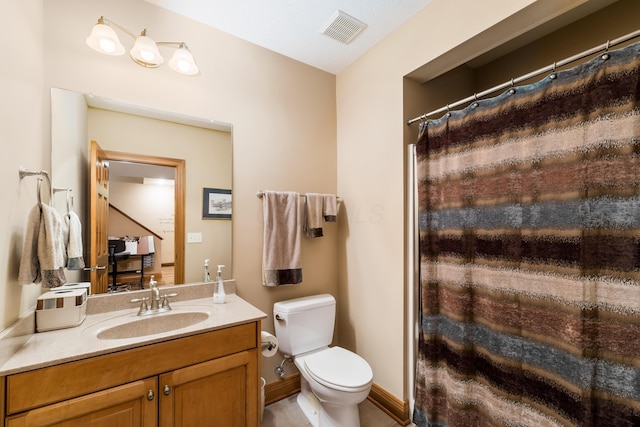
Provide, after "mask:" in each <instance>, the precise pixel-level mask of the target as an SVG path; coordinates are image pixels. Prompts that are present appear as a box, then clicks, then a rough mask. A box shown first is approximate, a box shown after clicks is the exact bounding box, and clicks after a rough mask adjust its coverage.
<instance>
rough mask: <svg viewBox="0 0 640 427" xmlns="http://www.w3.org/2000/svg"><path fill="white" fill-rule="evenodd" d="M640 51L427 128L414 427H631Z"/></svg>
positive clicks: (636, 410) (638, 254) (638, 394)
mask: <svg viewBox="0 0 640 427" xmlns="http://www.w3.org/2000/svg"><path fill="white" fill-rule="evenodd" d="M639 69H640V43H636V44H634V45H630V46H627V47H625V48H622V49H619V50H616V51H611V52H606V53H605V54H603V55H601V56H598V57H596V58H595V59H592V60H590V61H589V62H585V63H584V64H582V65H580V66H577V67H575V68H573V69H570V70H566V71H560V72H556V73H553V74H550V75H549V76H547V77H546V78H545V79H543V80H541V81H539V82H538V83H535V84H531V85H527V86H522V87H515V88H512V89H510V90H508V91H506V92H505V93H503V94H501V95H500V96H497V97H495V98H492V99H487V100H482V101H479V102H477V103H474V105H470V106H469V107H467V108H465V109H464V110H461V111H455V112H451V113H448V114H447V115H446V116H444V117H442V118H440V119H438V120H432V121H429V122H428V123H426V125H427V126H426V130H425V131H424V132H423V134H422V135H421V136H420V139H419V141H418V143H417V146H416V151H417V154H416V155H417V179H418V193H419V196H418V199H419V200H418V203H419V208H418V209H419V233H420V338H419V345H418V362H417V369H416V401H415V410H414V415H413V416H414V422H415V424H416V425H418V426H454V427H456V426H473V427H476V426H535V427H540V426H616V427H618V426H640V76H639Z"/></svg>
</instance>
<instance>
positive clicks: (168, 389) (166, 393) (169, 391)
mask: <svg viewBox="0 0 640 427" xmlns="http://www.w3.org/2000/svg"><path fill="white" fill-rule="evenodd" d="M162 392H163V393H164V395H165V396H169V395H170V394H171V387H169V386H168V385H165V386H164V387H163V388H162Z"/></svg>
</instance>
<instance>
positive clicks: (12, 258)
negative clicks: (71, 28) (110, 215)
mask: <svg viewBox="0 0 640 427" xmlns="http://www.w3.org/2000/svg"><path fill="white" fill-rule="evenodd" d="M42 10H43V4H42V1H41V0H37V1H31V0H30V1H9V2H3V3H2V4H0V27H1V28H2V32H3V34H4V35H5V36H3V37H1V38H0V48H1V50H2V52H5V55H7V56H6V58H11V60H7V61H3V66H2V67H0V82H2V91H3V93H2V101H0V147H2V167H0V182H2V185H0V199H1V200H2V203H0V224H2V226H0V242H2V244H0V329H2V328H4V327H6V326H7V325H9V324H10V323H11V322H13V321H14V320H15V319H17V318H18V315H20V314H21V313H23V312H25V310H27V309H29V308H30V307H31V305H32V304H33V302H34V301H35V299H36V298H37V297H38V295H40V287H39V286H33V285H31V286H20V285H18V280H17V279H18V266H19V264H20V255H21V253H22V243H23V240H24V227H25V218H26V216H27V214H28V213H29V211H30V210H31V208H32V207H33V205H34V204H35V203H36V182H37V181H36V178H35V177H26V178H24V179H23V180H20V178H19V176H18V170H19V169H20V167H21V166H22V167H25V168H27V169H32V170H41V169H49V167H50V156H49V151H50V150H49V147H50V144H49V138H48V134H49V119H48V118H47V116H46V114H45V111H46V110H45V109H44V103H45V101H44V98H45V97H47V96H48V95H47V93H48V91H47V92H46V93H45V86H44V85H43V79H44V74H43V66H44V58H43V17H42ZM16 40H20V43H16ZM43 188H45V185H43ZM45 191H46V190H45Z"/></svg>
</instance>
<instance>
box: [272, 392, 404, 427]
mask: <svg viewBox="0 0 640 427" xmlns="http://www.w3.org/2000/svg"><path fill="white" fill-rule="evenodd" d="M358 409H360V425H361V427H399V426H400V424H398V423H396V422H395V421H394V420H393V418H391V417H389V416H388V415H387V414H386V413H384V412H383V411H382V410H380V409H379V408H378V407H377V406H376V405H374V404H373V403H371V402H370V401H369V400H368V399H367V400H365V401H364V402H362V403H361V404H360V405H359V407H358ZM262 427H311V424H310V423H309V422H308V421H307V418H306V417H305V416H304V414H303V413H302V411H301V410H300V408H298V404H297V403H296V395H294V396H290V397H287V398H286V399H282V400H280V401H278V402H275V403H272V404H271V405H268V406H266V407H265V408H264V417H263V419H262Z"/></svg>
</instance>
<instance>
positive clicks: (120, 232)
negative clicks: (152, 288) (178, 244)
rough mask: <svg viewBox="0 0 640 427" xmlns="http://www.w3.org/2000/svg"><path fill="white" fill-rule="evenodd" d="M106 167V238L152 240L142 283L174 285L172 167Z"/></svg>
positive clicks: (118, 163)
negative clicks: (108, 184) (107, 188)
mask: <svg viewBox="0 0 640 427" xmlns="http://www.w3.org/2000/svg"><path fill="white" fill-rule="evenodd" d="M109 166H110V168H109V176H110V179H109V181H110V210H109V236H110V237H117V238H122V237H130V238H133V237H144V238H146V239H152V240H153V241H154V242H155V244H154V255H153V256H152V257H150V258H147V263H146V265H145V266H144V280H145V283H148V281H149V278H150V277H151V275H153V276H154V277H155V280H156V281H157V282H158V285H159V286H167V285H174V284H175V273H174V268H175V262H174V259H175V243H174V242H175V200H174V199H175V198H174V191H175V190H174V187H175V180H174V175H175V168H174V167H171V166H161V165H155V164H142V163H135V162H129V161H117V160H111V161H110V165H109ZM131 262H132V263H133V261H131ZM136 267H137V266H136Z"/></svg>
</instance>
